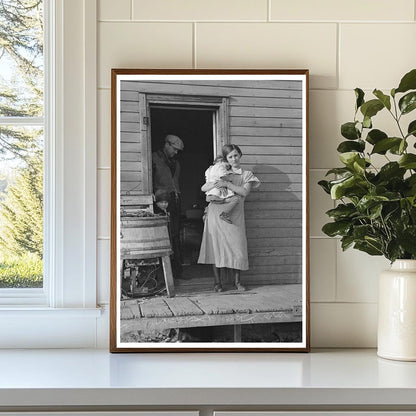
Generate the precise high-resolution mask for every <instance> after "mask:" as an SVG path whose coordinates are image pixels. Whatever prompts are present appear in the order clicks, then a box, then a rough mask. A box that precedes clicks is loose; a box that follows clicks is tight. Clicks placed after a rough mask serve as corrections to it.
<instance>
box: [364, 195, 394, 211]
mask: <svg viewBox="0 0 416 416" xmlns="http://www.w3.org/2000/svg"><path fill="white" fill-rule="evenodd" d="M388 200H389V199H388V198H387V197H385V196H382V195H364V196H363V197H362V198H361V199H360V202H359V203H358V204H357V208H358V209H359V210H360V211H362V212H366V211H367V210H368V209H370V208H372V207H374V206H375V205H377V204H378V203H379V202H382V201H388Z"/></svg>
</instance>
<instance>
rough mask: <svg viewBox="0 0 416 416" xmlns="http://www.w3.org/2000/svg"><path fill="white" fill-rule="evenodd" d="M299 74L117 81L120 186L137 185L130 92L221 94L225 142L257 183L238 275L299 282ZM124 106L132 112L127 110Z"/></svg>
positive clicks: (248, 208) (247, 211)
mask: <svg viewBox="0 0 416 416" xmlns="http://www.w3.org/2000/svg"><path fill="white" fill-rule="evenodd" d="M301 88H302V85H301V81H199V82H196V81H195V82H193V83H192V82H190V81H181V82H173V81H172V82H135V81H124V82H123V83H122V93H121V98H122V106H121V108H122V114H121V119H122V172H121V176H122V178H121V179H122V184H121V186H122V189H131V188H129V187H131V186H132V185H133V183H134V186H135V189H139V188H140V185H139V183H140V178H141V174H142V173H141V170H140V166H141V163H140V160H141V155H140V143H139V142H138V139H137V136H138V134H137V132H138V131H139V129H140V125H139V123H140V120H139V119H138V118H135V113H134V112H135V111H137V109H138V104H134V97H135V96H136V97H137V96H138V92H142V93H160V94H186V95H204V96H210V95H211V96H222V97H228V99H229V105H230V108H229V114H230V118H229V123H230V126H229V127H230V128H229V130H230V142H231V143H234V144H237V145H239V146H240V147H241V150H242V152H243V159H242V162H243V167H244V168H245V169H249V170H252V171H253V172H254V173H255V174H256V175H257V176H258V177H259V179H260V180H261V182H262V185H261V187H260V188H259V189H257V190H255V191H253V192H252V193H251V194H250V195H249V196H248V198H247V200H246V203H245V214H246V226H247V240H248V247H249V261H250V270H249V271H247V272H245V273H244V277H243V279H244V281H245V282H246V283H255V282H256V283H261V284H263V283H264V284H266V283H299V282H301V276H302V152H303V149H302V91H301ZM131 112H132V113H131Z"/></svg>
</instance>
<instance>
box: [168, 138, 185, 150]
mask: <svg viewBox="0 0 416 416" xmlns="http://www.w3.org/2000/svg"><path fill="white" fill-rule="evenodd" d="M165 142H166V143H169V144H170V145H171V146H172V147H174V148H175V149H176V150H183V148H184V147H185V146H184V145H183V141H182V140H181V139H180V138H179V137H178V136H174V135H173V134H168V135H167V136H166V137H165Z"/></svg>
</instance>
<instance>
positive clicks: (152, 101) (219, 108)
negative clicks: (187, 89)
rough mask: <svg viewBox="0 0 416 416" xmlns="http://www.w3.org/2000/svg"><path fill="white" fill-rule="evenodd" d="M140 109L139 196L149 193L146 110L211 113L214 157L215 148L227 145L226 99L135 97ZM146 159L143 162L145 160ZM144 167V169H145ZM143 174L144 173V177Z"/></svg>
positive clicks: (151, 185)
mask: <svg viewBox="0 0 416 416" xmlns="http://www.w3.org/2000/svg"><path fill="white" fill-rule="evenodd" d="M139 101H140V104H141V105H140V109H141V111H142V114H141V117H142V120H141V123H140V124H141V125H142V129H141V132H140V133H141V139H142V143H143V147H142V149H143V162H142V163H143V165H142V166H143V193H145V194H146V193H147V194H152V193H153V177H152V169H151V160H152V150H151V139H152V138H151V125H150V123H145V122H143V121H144V117H147V120H149V119H150V109H151V108H155V107H159V108H163V107H164V106H166V109H168V108H171V109H178V108H179V109H184V110H192V109H196V108H198V109H201V110H205V109H206V110H207V111H213V114H214V119H213V124H214V125H213V128H214V129H215V130H214V134H215V140H214V149H213V151H214V154H216V153H218V151H219V149H221V148H222V146H223V145H224V144H227V143H229V141H230V134H229V128H230V127H229V119H230V117H229V105H228V102H229V98H228V97H223V96H206V95H177V94H175V95H174V94H147V93H140V94H139ZM145 159H146V161H145ZM145 167H146V168H147V169H146V170H145ZM145 172H146V174H145Z"/></svg>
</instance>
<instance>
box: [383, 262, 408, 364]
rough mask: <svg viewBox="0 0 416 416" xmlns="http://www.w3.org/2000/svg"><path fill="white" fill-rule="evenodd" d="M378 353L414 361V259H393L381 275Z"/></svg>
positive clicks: (394, 358) (386, 356)
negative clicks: (388, 267) (389, 266)
mask: <svg viewBox="0 0 416 416" xmlns="http://www.w3.org/2000/svg"><path fill="white" fill-rule="evenodd" d="M377 354H378V356H380V357H382V358H388V359H390V360H400V361H416V260H396V261H395V262H394V263H393V264H392V265H391V268H390V270H385V271H384V272H382V273H381V275H380V280H379V295H378V351H377Z"/></svg>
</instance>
